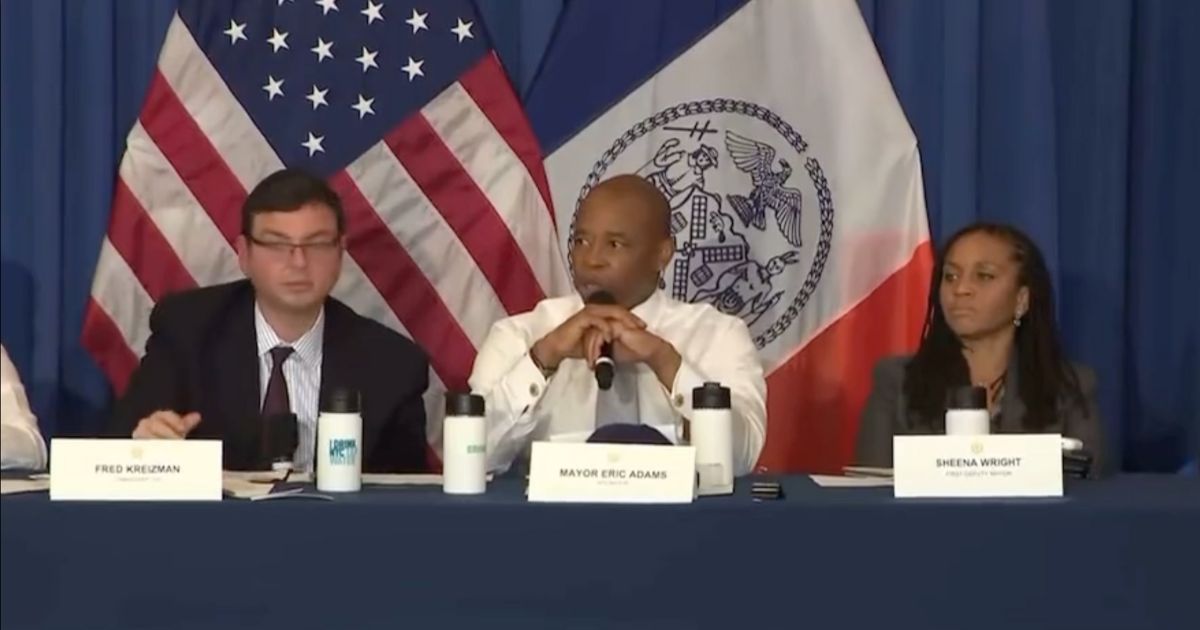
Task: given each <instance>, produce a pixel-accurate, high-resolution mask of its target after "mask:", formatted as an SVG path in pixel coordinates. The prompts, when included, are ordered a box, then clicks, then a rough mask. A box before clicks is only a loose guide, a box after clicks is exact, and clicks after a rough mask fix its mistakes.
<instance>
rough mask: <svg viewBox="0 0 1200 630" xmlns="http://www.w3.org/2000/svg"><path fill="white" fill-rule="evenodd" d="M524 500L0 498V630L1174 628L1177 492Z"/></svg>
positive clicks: (1196, 612) (1180, 572)
mask: <svg viewBox="0 0 1200 630" xmlns="http://www.w3.org/2000/svg"><path fill="white" fill-rule="evenodd" d="M775 479H777V480H779V481H781V482H782V483H783V487H784V491H785V497H784V498H782V499H779V500H767V501H756V500H755V499H754V498H752V497H751V495H750V493H749V490H748V489H749V485H750V484H749V480H739V483H738V489H737V492H736V493H735V494H734V495H733V496H727V497H706V498H701V499H699V500H697V501H696V502H695V503H692V504H690V505H659V506H647V505H641V506H638V505H619V506H613V505H567V504H542V503H529V502H527V501H526V500H525V498H524V484H523V483H522V481H520V480H515V479H499V480H496V481H494V482H492V483H491V484H490V486H489V488H488V492H487V494H485V495H481V496H475V497H453V496H446V495H443V494H442V493H441V491H440V489H439V488H437V487H389V488H367V489H364V491H363V492H361V493H358V494H352V495H343V496H339V497H337V499H336V500H334V501H323V500H315V499H311V498H297V497H291V498H287V499H279V500H270V501H257V502H251V501H245V500H228V499H227V500H224V501H221V502H212V503H109V502H51V501H50V500H49V498H48V496H47V495H46V494H45V493H35V494H19V495H8V496H5V497H3V499H2V500H0V525H2V526H0V533H2V538H3V543H2V548H0V549H2V554H0V566H2V572H0V590H2V597H3V599H2V602H0V626H2V627H3V628H5V629H8V628H14V629H23V628H86V629H92V630H99V629H105V628H126V629H127V628H147V629H150V628H154V629H162V630H166V629H173V628H180V629H185V628H186V629H194V628H223V629H234V628H280V629H288V630H298V629H303V628H336V629H343V628H344V629H359V628H458V627H464V628H522V629H528V628H563V629H577V628H626V629H639V628H654V629H675V628H919V629H923V630H925V629H931V628H955V629H973V628H1014V627H1019V628H1055V629H1063V628H1090V629H1100V628H1114V629H1122V630H1127V629H1131V628H1171V629H1180V628H1195V627H1197V625H1195V624H1196V619H1200V481H1197V480H1196V479H1194V478H1185V477H1174V476H1151V475H1125V476H1118V477H1114V478H1110V479H1106V480H1101V481H1075V482H1069V483H1068V486H1067V491H1066V496H1065V497H1062V498H1052V499H1021V500H1017V499H1007V500H998V499H993V500H899V499H895V498H893V497H892V494H891V490H890V488H822V487H818V486H817V485H816V484H814V483H813V482H812V481H811V480H810V479H809V478H808V477H802V476H794V477H780V478H775Z"/></svg>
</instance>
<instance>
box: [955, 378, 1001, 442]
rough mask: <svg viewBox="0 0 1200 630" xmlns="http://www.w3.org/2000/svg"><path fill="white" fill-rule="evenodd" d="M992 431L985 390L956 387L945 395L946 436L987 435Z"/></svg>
mask: <svg viewBox="0 0 1200 630" xmlns="http://www.w3.org/2000/svg"><path fill="white" fill-rule="evenodd" d="M991 430H992V417H991V415H990V414H988V408H987V390H986V389H984V388H982V387H956V388H954V389H951V390H950V391H949V393H948V394H947V395H946V435H987V434H988V433H991Z"/></svg>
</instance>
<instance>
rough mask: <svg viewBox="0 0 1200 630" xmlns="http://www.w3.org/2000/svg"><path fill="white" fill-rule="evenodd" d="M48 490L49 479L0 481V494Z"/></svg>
mask: <svg viewBox="0 0 1200 630" xmlns="http://www.w3.org/2000/svg"><path fill="white" fill-rule="evenodd" d="M49 489H50V479H49V478H45V479H0V494H20V493H22V492H46V491H47V490H49Z"/></svg>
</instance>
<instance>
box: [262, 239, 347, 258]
mask: <svg viewBox="0 0 1200 630" xmlns="http://www.w3.org/2000/svg"><path fill="white" fill-rule="evenodd" d="M246 240H248V241H250V242H251V243H253V244H255V245H257V246H258V247H261V248H263V249H264V250H266V251H268V252H270V253H271V255H272V256H276V257H279V258H291V257H292V254H294V253H295V252H296V250H300V251H302V252H304V257H305V258H312V257H317V256H331V255H333V254H335V253H337V252H338V251H340V250H341V248H342V241H341V239H339V238H334V239H330V240H328V241H311V242H308V243H293V242H291V241H264V240H262V239H259V238H255V237H253V236H249V235H247V236H246Z"/></svg>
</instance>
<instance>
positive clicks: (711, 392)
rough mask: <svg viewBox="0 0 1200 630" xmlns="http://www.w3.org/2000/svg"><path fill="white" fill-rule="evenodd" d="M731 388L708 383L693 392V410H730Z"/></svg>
mask: <svg viewBox="0 0 1200 630" xmlns="http://www.w3.org/2000/svg"><path fill="white" fill-rule="evenodd" d="M729 400H730V398H729V388H728V387H724V386H722V385H721V384H720V383H713V382H708V383H705V384H704V385H702V386H700V387H697V388H695V389H693V390H692V409H729V408H730V402H729Z"/></svg>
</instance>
